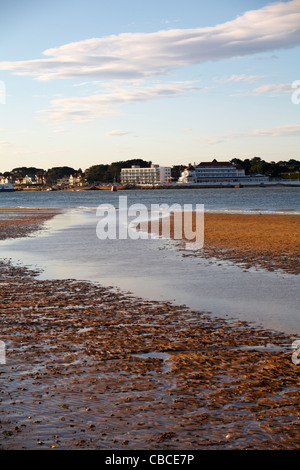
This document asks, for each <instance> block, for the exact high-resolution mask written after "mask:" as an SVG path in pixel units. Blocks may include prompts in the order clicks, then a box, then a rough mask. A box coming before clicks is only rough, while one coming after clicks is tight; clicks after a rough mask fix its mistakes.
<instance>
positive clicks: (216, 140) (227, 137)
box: [196, 124, 300, 145]
mask: <svg viewBox="0 0 300 470" xmlns="http://www.w3.org/2000/svg"><path fill="white" fill-rule="evenodd" d="M293 136H294V137H298V136H300V124H286V125H283V126H274V127H269V128H266V129H254V130H253V131H251V132H236V133H228V134H220V135H215V136H210V137H197V138H196V140H197V141H198V142H201V143H203V144H205V145H216V144H221V143H224V142H229V141H231V140H235V139H242V138H249V137H250V138H251V137H293Z"/></svg>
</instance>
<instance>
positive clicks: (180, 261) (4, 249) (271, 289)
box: [0, 209, 300, 334]
mask: <svg viewBox="0 0 300 470" xmlns="http://www.w3.org/2000/svg"><path fill="white" fill-rule="evenodd" d="M98 221H99V218H97V217H96V214H95V210H92V209H71V210H68V211H66V212H65V213H64V214H60V215H58V216H56V217H54V218H53V219H51V220H50V221H48V222H47V223H46V226H45V227H46V230H44V231H41V233H40V236H32V237H29V238H26V239H18V240H14V241H10V240H7V241H5V242H2V243H1V244H0V254H1V257H2V258H6V259H7V258H11V259H12V261H13V262H16V263H21V264H23V265H24V264H25V265H27V266H33V267H35V268H38V269H40V270H41V273H40V275H39V278H40V279H49V278H50V279H66V278H68V279H70V278H74V279H78V280H90V281H93V282H99V283H101V284H102V285H104V286H113V287H116V288H120V289H121V290H123V291H130V292H132V293H133V294H134V295H137V296H140V297H142V298H146V299H150V300H168V301H171V302H173V303H174V304H185V305H187V306H188V307H190V308H191V309H194V310H197V311H208V312H211V315H215V316H218V317H223V318H224V317H226V318H234V319H238V320H246V321H249V322H254V323H255V324H258V325H261V326H263V327H267V328H271V329H275V330H279V331H284V332H287V333H294V334H298V333H300V322H299V307H298V306H299V300H300V299H299V281H298V276H295V275H292V274H286V273H283V272H279V271H277V272H269V271H265V270H263V269H260V270H256V269H254V268H251V269H250V270H247V271H245V270H243V268H242V267H241V266H238V265H234V264H232V263H230V262H225V261H223V262H222V261H219V260H218V261H216V260H215V261H214V260H208V259H202V258H199V257H185V256H182V254H183V252H181V251H179V250H178V249H177V248H176V246H175V243H174V242H172V241H166V240H163V239H147V240H142V239H139V240H132V239H131V238H128V239H124V240H119V239H116V240H109V239H106V240H99V239H98V238H97V235H96V226H97V222H98Z"/></svg>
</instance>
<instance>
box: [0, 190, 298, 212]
mask: <svg viewBox="0 0 300 470" xmlns="http://www.w3.org/2000/svg"><path fill="white" fill-rule="evenodd" d="M119 195H126V196H127V197H128V204H132V203H135V202H140V203H143V204H145V205H147V207H149V206H150V205H151V204H159V203H165V204H173V203H178V204H181V205H183V204H204V206H205V210H206V211H267V212H276V213H278V212H284V213H286V212H291V213H295V212H296V213H300V188H297V187H283V186H280V187H256V188H221V189H158V190H130V191H125V190H122V191H118V192H111V191H34V192H31V191H23V192H19V191H17V192H14V193H1V192H0V207H56V208H57V207H59V208H62V207H63V208H74V207H82V208H85V207H97V206H98V205H99V204H103V203H110V204H115V205H116V206H117V205H118V197H119Z"/></svg>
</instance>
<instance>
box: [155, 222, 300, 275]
mask: <svg viewBox="0 0 300 470" xmlns="http://www.w3.org/2000/svg"><path fill="white" fill-rule="evenodd" d="M193 216H194V217H193V225H192V229H193V231H196V229H197V227H196V218H195V214H193ZM149 229H150V226H149ZM160 233H161V232H160ZM170 235H171V238H174V216H173V214H171V223H170ZM191 241H193V240H191ZM181 245H182V243H179V246H181ZM299 255H300V217H299V215H281V214H280V215H276V214H231V213H228V214H221V213H205V214H204V246H203V249H201V250H198V251H197V252H196V253H195V254H193V255H192V256H205V257H209V258H211V257H214V258H219V259H226V260H231V261H233V262H235V263H239V264H242V265H243V267H244V268H247V269H249V268H251V267H262V268H264V269H268V270H270V271H273V270H275V269H282V270H284V271H286V272H289V273H291V274H299V273H300V263H299Z"/></svg>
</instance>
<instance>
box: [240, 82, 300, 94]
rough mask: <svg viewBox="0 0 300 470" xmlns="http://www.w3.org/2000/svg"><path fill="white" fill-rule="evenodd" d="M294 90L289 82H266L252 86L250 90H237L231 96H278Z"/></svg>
mask: <svg viewBox="0 0 300 470" xmlns="http://www.w3.org/2000/svg"><path fill="white" fill-rule="evenodd" d="M294 91H295V89H294V88H292V84H291V83H267V84H265V85H261V86H259V87H257V88H254V89H253V90H251V91H239V92H236V93H232V94H231V96H260V95H263V94H267V95H269V96H279V95H281V94H283V93H293V92H294Z"/></svg>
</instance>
